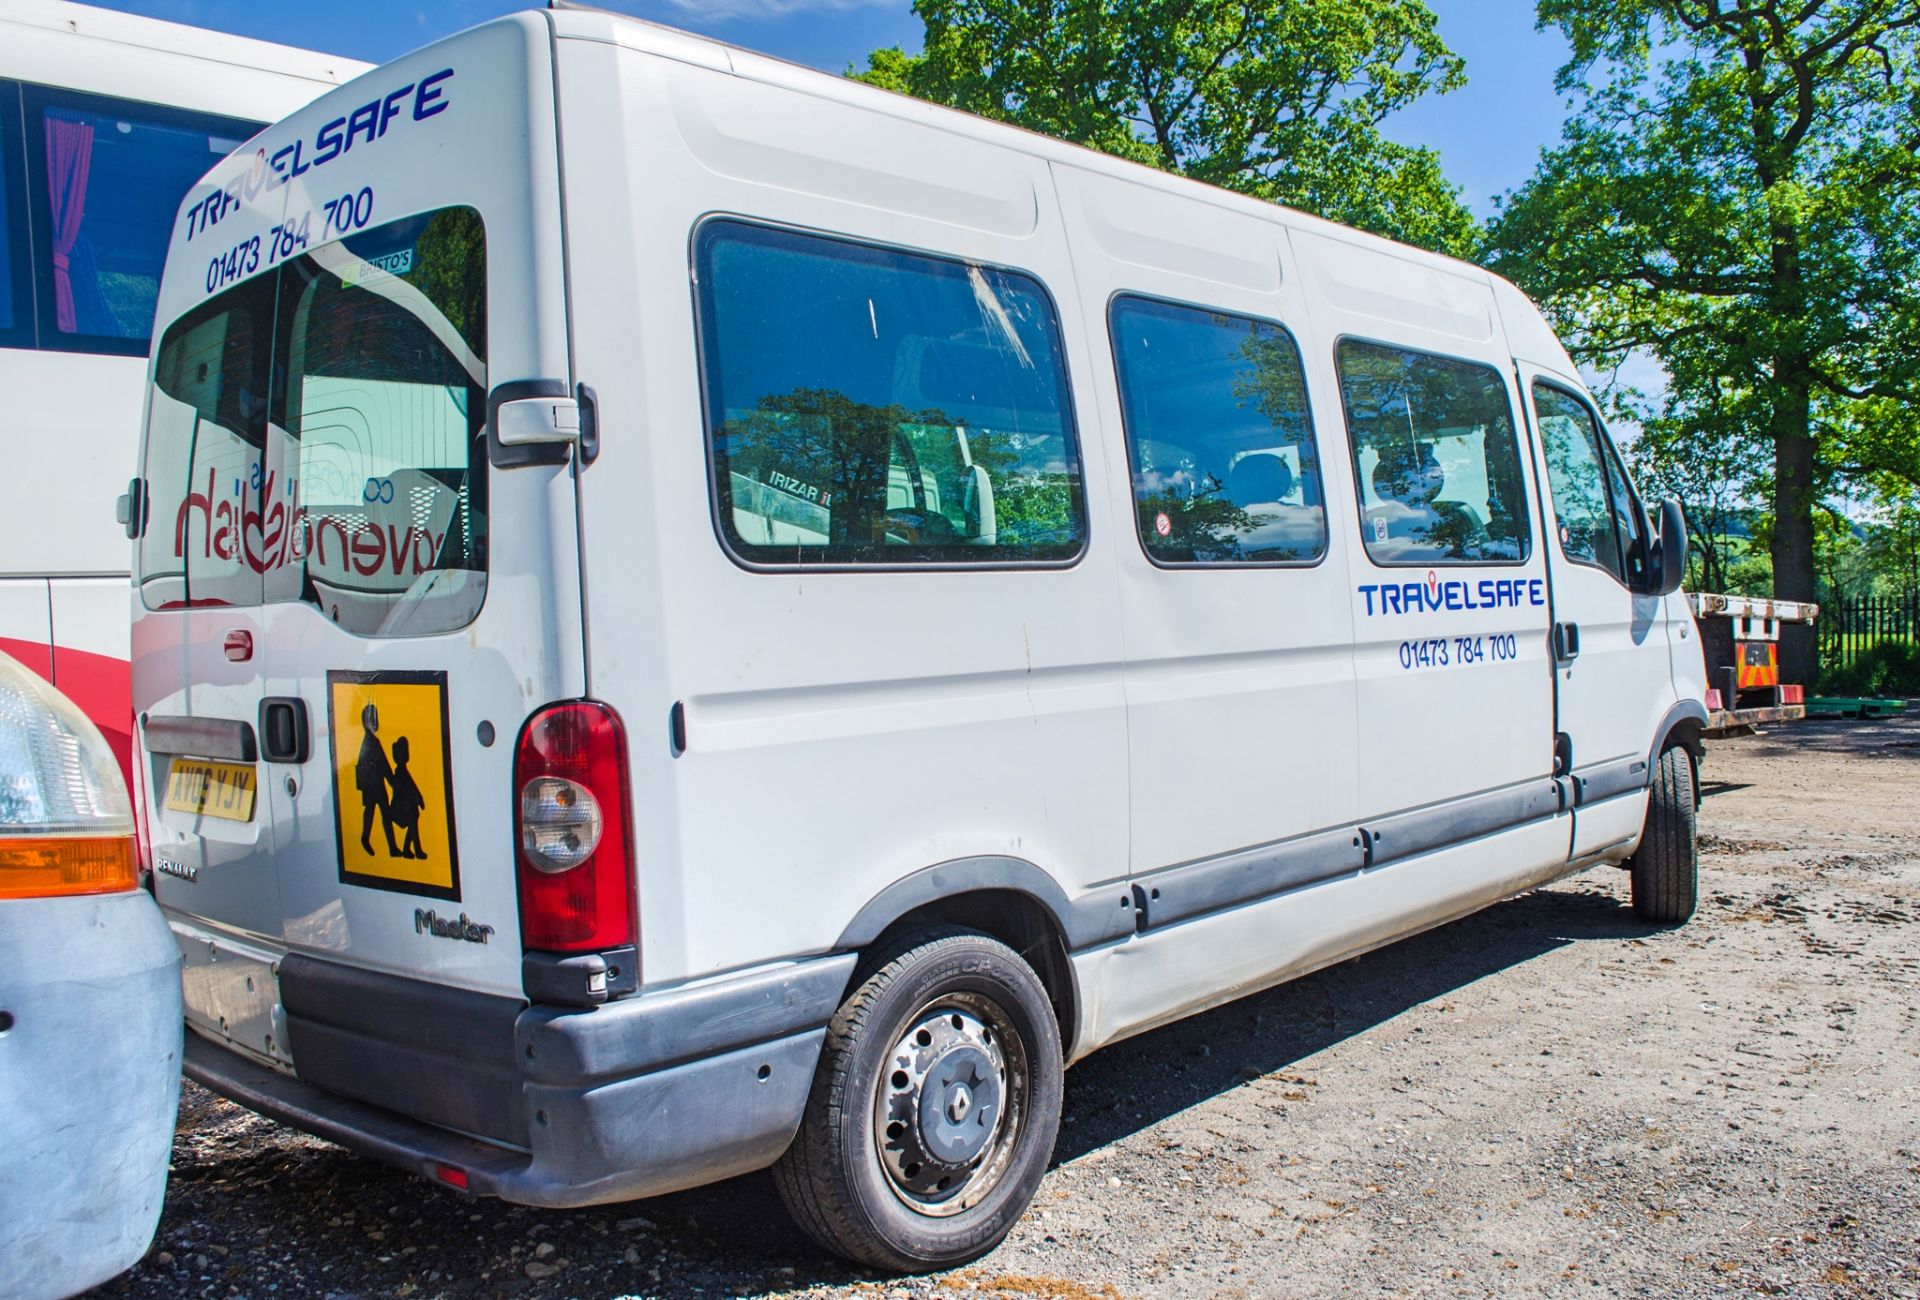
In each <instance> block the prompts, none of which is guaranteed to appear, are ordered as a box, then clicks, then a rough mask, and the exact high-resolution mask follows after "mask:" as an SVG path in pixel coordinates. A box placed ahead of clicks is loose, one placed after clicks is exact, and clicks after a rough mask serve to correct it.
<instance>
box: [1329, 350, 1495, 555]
mask: <svg viewBox="0 0 1920 1300" xmlns="http://www.w3.org/2000/svg"><path fill="white" fill-rule="evenodd" d="M1339 361H1340V394H1341V398H1342V400H1343V401H1344V403H1345V406H1346V414H1347V432H1348V434H1349V436H1350V438H1351V439H1352V444H1353V463H1354V472H1355V475H1356V477H1357V481H1358V485H1359V490H1360V491H1359V495H1360V531H1361V536H1362V539H1363V540H1364V541H1365V543H1366V547H1367V554H1368V555H1369V556H1371V557H1372V559H1373V560H1374V562H1375V563H1377V564H1436V565H1444V564H1487V563H1504V562H1511V561H1516V560H1523V559H1525V558H1526V556H1527V554H1528V551H1529V549H1530V542H1529V530H1528V516H1527V503H1526V496H1525V485H1524V482H1523V480H1522V477H1521V472H1520V449H1519V444H1518V443H1517V441H1516V440H1515V438H1514V430H1513V417H1512V415H1511V413H1510V408H1509V407H1508V404H1507V389H1506V385H1505V384H1504V383H1503V382H1502V381H1501V379H1500V374H1499V372H1498V371H1496V370H1494V369H1493V368H1492V367H1491V366H1483V365H1477V364H1474V363H1472V362H1467V361H1456V360H1453V359H1452V358H1449V357H1437V356H1432V355H1429V354H1427V353H1422V352H1412V351H1408V350H1406V349H1403V348H1392V347H1385V346H1382V345H1380V344H1375V343H1362V342H1359V341H1357V340H1353V339H1348V340H1344V341H1342V342H1341V344H1340V349H1339Z"/></svg>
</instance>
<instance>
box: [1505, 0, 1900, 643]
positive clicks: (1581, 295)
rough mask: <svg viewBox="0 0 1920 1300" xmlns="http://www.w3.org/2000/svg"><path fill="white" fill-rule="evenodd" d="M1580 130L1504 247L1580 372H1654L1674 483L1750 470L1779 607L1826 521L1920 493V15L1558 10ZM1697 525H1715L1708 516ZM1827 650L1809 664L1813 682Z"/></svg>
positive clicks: (1837, 7)
mask: <svg viewBox="0 0 1920 1300" xmlns="http://www.w3.org/2000/svg"><path fill="white" fill-rule="evenodd" d="M1539 15H1540V20H1541V22H1542V24H1543V25H1544V24H1553V25H1556V26H1558V27H1559V28H1560V29H1561V30H1562V31H1564V32H1565V33H1566V35H1567V37H1568V39H1569V40H1570V42H1571V43H1572V47H1573V57H1572V59H1571V60H1570V61H1569V62H1568V63H1567V65H1566V66H1565V67H1564V68H1562V69H1561V71H1560V76H1559V84H1560V86H1561V88H1562V89H1563V90H1565V91H1568V92H1569V93H1571V94H1572V96H1573V97H1574V101H1575V105H1574V112H1573V114H1572V115H1571V117H1570V118H1569V119H1568V121H1567V123H1566V125H1565V127H1564V128H1563V135H1562V139H1561V141H1560V143H1559V144H1558V146H1557V147H1554V148H1552V149H1549V150H1548V151H1546V153H1545V154H1544V156H1543V158H1542V160H1541V163H1540V166H1539V168H1538V170H1537V171H1536V173H1535V174H1534V176H1533V178H1532V179H1531V180H1529V181H1528V183H1527V184H1526V185H1525V186H1524V187H1522V189H1521V190H1520V191H1519V192H1518V193H1516V194H1515V195H1513V196H1512V197H1511V199H1510V201H1509V202H1508V203H1507V204H1506V205H1505V208H1504V211H1502V212H1501V213H1500V215H1499V216H1498V217H1497V218H1496V220H1495V221H1494V222H1493V224H1492V227H1491V229H1490V232H1489V256H1490V259H1491V260H1492V262H1493V263H1494V265H1495V266H1496V267H1497V268H1498V269H1499V270H1501V271H1503V272H1504V273H1506V274H1508V275H1510V276H1511V277H1513V278H1514V279H1516V280H1517V281H1519V282H1520V283H1521V284H1522V285H1523V286H1524V287H1525V288H1527V289H1528V290H1529V291H1530V292H1531V293H1532V294H1533V295H1534V296H1535V297H1536V298H1538V299H1540V300H1542V301H1543V302H1544V303H1545V304H1546V305H1547V307H1548V308H1549V311H1550V313H1551V314H1552V315H1553V316H1554V318H1555V321H1556V324H1557V325H1558V326H1559V328H1560V329H1561V332H1562V337H1564V338H1566V339H1568V340H1569V343H1570V345H1571V347H1572V350H1573V351H1574V353H1575V355H1576V357H1577V358H1578V359H1580V360H1581V361H1583V362H1585V363H1587V364H1589V365H1593V366H1597V367H1599V368H1602V369H1605V368H1607V367H1609V366H1612V365H1617V364H1618V363H1619V361H1620V360H1621V359H1623V358H1624V357H1625V356H1626V355H1627V354H1629V353H1631V352H1634V351H1636V350H1646V351H1648V352H1651V353H1652V354H1653V355H1654V356H1655V357H1656V358H1658V360H1659V361H1660V363H1661V364H1662V365H1663V366H1664V367H1665V369H1666V371H1667V373H1668V375H1669V377H1670V386H1669V388H1668V390H1667V393H1666V395H1665V398H1664V400H1663V402H1662V404H1661V405H1660V406H1659V407H1658V408H1657V409H1654V410H1651V411H1644V410H1643V411H1640V412H1638V414H1641V415H1642V416H1645V417H1650V418H1651V421H1652V424H1651V427H1653V428H1654V429H1655V430H1656V432H1657V433H1658V434H1659V436H1660V437H1661V438H1662V439H1663V441H1664V443H1665V446H1664V447H1663V448H1662V450H1661V454H1662V455H1663V456H1664V457H1665V458H1666V460H1667V462H1668V464H1669V465H1672V464H1676V463H1679V462H1683V461H1685V460H1686V459H1688V457H1689V455H1690V454H1691V453H1690V452H1689V447H1692V448H1697V449H1698V450H1699V456H1698V459H1699V460H1700V461H1702V462H1703V463H1702V464H1700V465H1699V466H1698V468H1700V469H1702V470H1706V469H1708V468H1710V464H1722V467H1723V468H1724V464H1723V462H1724V457H1725V455H1726V453H1727V451H1728V450H1729V449H1730V448H1731V449H1736V450H1739V451H1746V452H1749V453H1750V454H1751V464H1752V466H1753V470H1754V473H1753V474H1752V476H1751V480H1750V483H1749V486H1750V487H1751V488H1753V489H1755V490H1757V491H1758V492H1759V493H1760V494H1761V497H1762V499H1765V500H1767V501H1768V502H1769V504H1770V507H1771V510H1770V516H1771V518H1770V520H1769V522H1770V536H1771V547H1772V556H1773V578H1774V588H1775V594H1777V595H1780V596H1783V597H1789V598H1797V599H1808V598H1812V597H1813V596H1814V595H1815V588H1816V586H1817V578H1818V572H1817V569H1818V566H1817V563H1816V557H1815V547H1816V531H1817V527H1816V519H1817V517H1818V516H1819V514H1820V513H1821V510H1820V506H1821V503H1822V502H1823V501H1830V500H1831V499H1832V498H1833V497H1834V496H1835V494H1836V493H1846V492H1850V491H1853V490H1855V489H1857V488H1859V487H1861V486H1862V485H1864V484H1867V483H1869V482H1872V481H1884V480H1886V479H1889V478H1891V479H1895V480H1899V481H1904V482H1920V201H1917V200H1920V3H1916V2H1915V0H1609V2H1608V3H1597V2H1596V0H1540V3H1539ZM1694 504H1695V507H1696V509H1698V508H1699V506H1700V503H1699V502H1698V501H1696V502H1695V503H1694ZM1811 654H1812V646H1811V643H1810V641H1809V640H1801V641H1800V642H1799V643H1798V644H1790V645H1789V647H1788V657H1789V664H1788V665H1787V667H1788V671H1789V672H1790V673H1795V674H1798V675H1799V676H1798V679H1799V680H1808V679H1809V676H1810V669H1811Z"/></svg>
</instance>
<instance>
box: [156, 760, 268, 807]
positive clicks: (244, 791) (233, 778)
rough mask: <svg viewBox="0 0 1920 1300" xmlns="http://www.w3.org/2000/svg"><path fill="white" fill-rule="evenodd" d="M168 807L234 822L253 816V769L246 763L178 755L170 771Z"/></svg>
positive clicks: (168, 777)
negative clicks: (214, 761) (217, 761)
mask: <svg viewBox="0 0 1920 1300" xmlns="http://www.w3.org/2000/svg"><path fill="white" fill-rule="evenodd" d="M167 807H168V808H169V809H171V810H172V811H174V812H183V813H198V814H200V815H202V816H206V817H219V818H221V819H223V820H225V821H230V822H250V821H252V820H253V769H252V768H251V767H248V766H246V765H245V764H242V763H213V762H209V761H207V760H206V759H202V758H176V759H174V760H173V768H172V770H171V771H170V772H168V774H167Z"/></svg>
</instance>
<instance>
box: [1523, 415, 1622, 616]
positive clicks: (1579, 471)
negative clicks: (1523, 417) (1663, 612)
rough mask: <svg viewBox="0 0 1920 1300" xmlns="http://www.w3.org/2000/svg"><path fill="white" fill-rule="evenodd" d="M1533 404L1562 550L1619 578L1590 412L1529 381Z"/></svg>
mask: <svg viewBox="0 0 1920 1300" xmlns="http://www.w3.org/2000/svg"><path fill="white" fill-rule="evenodd" d="M1533 409H1534V411H1535V412H1536V413H1537V414H1538V415H1539V417H1540V443H1541V446H1542V448H1543V449H1544V450H1545V451H1546V454H1547V486H1548V487H1549V488H1550V489H1551V490H1552V493H1553V513H1554V518H1555V520H1556V523H1555V532H1557V533H1558V534H1559V537H1560V549H1561V550H1562V551H1564V552H1565V553H1566V556H1567V558H1568V559H1570V560H1579V561H1582V562H1583V563H1586V564H1597V565H1599V566H1600V567H1601V568H1603V569H1605V570H1606V571H1607V572H1608V573H1611V574H1612V575H1613V576H1614V577H1616V578H1619V577H1623V575H1624V570H1623V568H1622V566H1621V563H1620V538H1619V534H1618V532H1617V531H1616V529H1615V525H1614V519H1613V506H1612V497H1611V493H1610V492H1609V491H1608V487H1607V471H1606V460H1605V457H1604V456H1603V455H1602V453H1601V450H1600V430H1599V427H1598V426H1597V425H1596V424H1595V422H1594V419H1593V415H1592V413H1591V412H1590V411H1588V410H1587V408H1586V405H1585V404H1584V403H1582V402H1581V401H1580V400H1579V399H1578V398H1576V397H1574V396H1573V394H1571V393H1567V392H1563V391H1562V390H1560V389H1558V388H1549V387H1548V386H1547V385H1545V384H1535V385H1534V386H1533Z"/></svg>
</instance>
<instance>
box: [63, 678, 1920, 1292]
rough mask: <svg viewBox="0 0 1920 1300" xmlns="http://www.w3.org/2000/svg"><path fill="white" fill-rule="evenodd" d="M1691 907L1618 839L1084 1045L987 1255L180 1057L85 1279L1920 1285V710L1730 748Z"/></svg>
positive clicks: (1091, 1287) (219, 1282)
mask: <svg viewBox="0 0 1920 1300" xmlns="http://www.w3.org/2000/svg"><path fill="white" fill-rule="evenodd" d="M1702 775H1703V779H1704V782H1705V794H1706V799H1705V804H1704V807H1703V811H1702V820H1701V826H1702V831H1703V834H1704V836H1705V838H1704V845H1703V849H1704V856H1703V868H1704V872H1705V880H1704V883H1703V887H1702V897H1701V908H1700V912H1699V914H1698V915H1697V916H1696V918H1695V919H1694V921H1693V922H1692V923H1691V924H1690V925H1688V926H1686V927H1685V928H1683V929H1679V930H1673V931H1662V930H1655V929H1651V928H1648V927H1646V926H1642V925H1640V924H1637V923H1636V922H1635V921H1634V920H1633V917H1632V914H1631V913H1630V912H1629V910H1628V909H1627V906H1626V897H1627V881H1626V876H1625V874H1624V873H1622V872H1618V871H1613V870H1610V869H1600V870H1597V871H1593V872H1589V873H1587V874H1585V875H1582V876H1577V877H1575V878H1573V879H1571V880H1568V881H1565V882H1563V883H1561V884H1559V885H1557V886H1555V887H1553V888H1551V889H1546V890H1542V891H1539V892H1537V893H1534V894H1531V895H1528V896H1526V897H1523V898H1519V899H1515V900H1512V901H1510V902H1507V903H1504V904H1502V905H1500V906H1498V907H1495V908H1493V909H1491V910H1489V911H1486V912H1483V913H1481V914H1480V915H1478V916H1475V917H1473V918H1470V919H1468V920H1465V921H1462V922H1459V923H1457V924H1454V925H1451V926H1447V927H1445V928H1443V929H1440V930H1438V931H1435V932H1432V933H1430V934H1427V935H1423V936H1421V937H1418V938H1415V939H1411V940H1408V941H1405V942H1403V943H1400V944H1397V945H1395V946H1393V947H1391V948H1387V949H1384V950H1382V951H1379V952H1376V953H1373V954H1371V955H1369V956H1367V957H1364V958H1361V959H1359V960H1356V961H1352V962H1348V963H1346V964H1345V965H1343V966H1339V967H1337V968H1335V969H1333V970H1329V971H1325V972H1323V973H1321V974H1319V975H1316V976H1313V977H1311V978H1308V979H1304V980H1300V981H1298V982H1296V983H1293V984H1290V985H1286V986H1283V987H1281V988H1278V989H1274V990H1272V991H1270V992H1267V993H1264V994H1261V995H1259V996H1256V997H1251V998H1247V999H1245V1000H1242V1001H1240V1002H1236V1003H1233V1004H1231V1005H1229V1006H1227V1007H1224V1008H1221V1009H1219V1010H1217V1011H1214V1012H1212V1013H1209V1014H1207V1015H1204V1016H1200V1017H1198V1018H1196V1019H1193V1020H1189V1021H1187V1022H1184V1023H1182V1024H1178V1025H1174V1026H1172V1027H1170V1028H1167V1029H1163V1030H1160V1031H1158V1032H1155V1033H1152V1034H1148V1035H1145V1036H1143V1037H1140V1038H1136V1039H1133V1040H1131V1041H1129V1042H1127V1043H1123V1044H1121V1045H1119V1046H1117V1047H1113V1048H1110V1049H1108V1050H1107V1051H1104V1052H1101V1053H1100V1054H1098V1055H1096V1056H1094V1057H1092V1058H1091V1059H1089V1060H1088V1061H1086V1062H1084V1063H1083V1064H1081V1065H1080V1066H1078V1067H1076V1068H1075V1069H1074V1070H1072V1071H1070V1072H1069V1074H1068V1076H1067V1093H1066V1113H1065V1122H1064V1124H1063V1126H1062V1130H1061V1138H1060V1144H1059V1148H1058V1150H1057V1151H1056V1153H1055V1160H1056V1166H1055V1168H1054V1169H1053V1170H1052V1172H1051V1173H1049V1175H1048V1176H1047V1179H1046V1181H1045V1182H1044V1183H1043V1184H1042V1186H1041V1189H1040V1193H1039V1197H1038V1199H1037V1200H1036V1202H1035V1204H1034V1207H1033V1209H1032V1211H1031V1212H1030V1213H1029V1214H1028V1215H1027V1217H1026V1219H1025V1221H1024V1222H1023V1223H1022V1224H1021V1225H1020V1227H1019V1228H1017V1229H1016V1230H1015V1232H1014V1234H1013V1236H1012V1237H1011V1238H1009V1240H1008V1241H1007V1243H1006V1244H1005V1245H1004V1246H1003V1247H1001V1249H1000V1250H998V1251H997V1252H995V1253H994V1254H993V1255H991V1256H989V1257H988V1258H987V1259H985V1260H983V1261H981V1262H980V1263H979V1264H977V1265H975V1266H974V1267H972V1268H970V1269H967V1270H964V1271H962V1272H960V1273H957V1274H951V1275H947V1276H944V1277H935V1278H927V1279H910V1280H904V1281H900V1280H891V1279H871V1278H864V1277H862V1276H860V1275H858V1274H855V1273H853V1272H851V1271H849V1270H848V1269H846V1268H844V1267H842V1266H841V1265H840V1264H838V1263H837V1262H835V1261H834V1260H832V1259H830V1258H827V1257H825V1256H823V1255H821V1254H820V1253H819V1252H818V1251H816V1250H815V1249H813V1248H812V1247H811V1246H810V1245H809V1244H808V1243H807V1242H806V1240H805V1239H804V1238H802V1237H801V1235H800V1234H799V1232H798V1230H796V1229H795V1228H793V1227H791V1226H790V1225H789V1223H788V1222H787V1220H786V1218H785V1215H784V1213H783V1211H782V1210H781V1208H780V1204H779V1201H778V1198H777V1197H776V1196H775V1194H774V1191H773V1186H772V1182H771V1180H770V1179H769V1178H768V1177H767V1176H765V1175H756V1176H754V1177H749V1178H745V1179H740V1180H737V1181H735V1182H732V1183H728V1184H725V1185H722V1186H719V1187H714V1188H709V1189H706V1190H703V1191H699V1192H694V1193H687V1194H683V1195H678V1196H672V1197H667V1198H664V1199H660V1200H655V1201H647V1202H636V1203H633V1204H629V1205H621V1206H612V1207H607V1208H603V1209H599V1210H583V1211H572V1212H543V1211H535V1210H525V1209H520V1208H517V1207H512V1206H505V1205H501V1204H499V1203H497V1202H491V1201H481V1202H475V1201H470V1200H467V1199H464V1198H462V1197H460V1196H458V1195H456V1194H454V1193H452V1192H449V1191H445V1190H443V1189H441V1188H439V1187H437V1186H435V1185H433V1184H430V1183H427V1182H424V1181H422V1180H419V1179H416V1178H412V1177H409V1176H406V1175H403V1174H400V1173H396V1172H393V1171H391V1170H388V1169H386V1168H384V1167H382V1166H379V1165H375V1164H372V1163H369V1162H367V1161H364V1160H360V1159H358V1158H356V1157H354V1156H351V1155H349V1154H347V1153H346V1152H344V1151H341V1150H339V1149H337V1148H334V1147H331V1146H328V1145H327V1144H325V1143H322V1142H318V1141H315V1140H312V1139H309V1138H305V1137H302V1136H300V1135H298V1134H296V1133H293V1132H291V1131H289V1130H287V1129H283V1128H280V1127H279V1126H277V1125H274V1124H271V1123H269V1122H267V1121H265V1120H262V1119H258V1118H255V1117H253V1116H252V1115H250V1114H249V1113H247V1112H245V1111H242V1110H239V1109H237V1108H235V1107H233V1106H230V1105H228V1104H226V1103H225V1102H222V1101H220V1100H218V1099H216V1098H214V1097H212V1096H211V1095H210V1094H208V1093H205V1092H203V1091H201V1090H199V1089H198V1088H195V1087H193V1086H191V1085H189V1086H188V1087H187V1088H186V1090H185V1094H184V1098H183V1103H182V1109H181V1114H180V1131H179V1136H178V1138H177V1140H176V1142H175V1146H174V1162H173V1175H172V1182H171V1185H170V1187H169V1191H168V1197H167V1205H166V1213H165V1216H164V1218H163V1219H162V1221H161V1224H160V1232H159V1236H158V1238H157V1240H156V1242H155V1244H154V1247H153V1250H152V1252H150V1254H149V1255H148V1257H147V1259H146V1260H145V1261H144V1262H143V1263H142V1264H140V1265H139V1266H138V1267H137V1268H135V1269H134V1270H133V1271H132V1272H131V1273H128V1274H127V1275H126V1276H124V1277H122V1278H120V1279H118V1280H117V1281H115V1282H113V1283H110V1284H109V1285H107V1286H106V1287H103V1288H101V1290H100V1291H99V1292H98V1293H97V1294H99V1295H103V1296H118V1295H135V1296H180V1295H208V1296H224V1295H230V1294H241V1295H248V1296H267V1295H276V1294H277V1295H290V1296H322V1295H332V1296H338V1297H342V1298H344V1297H358V1296H369V1297H370V1296H421V1297H427V1296H442V1295H445V1296H493V1295H501V1296H515V1297H518V1296H585V1297H610V1296H621V1295H632V1294H638V1295H704V1296H739V1295H759V1294H773V1295H789V1294H798V1295H805V1296H827V1295H847V1296H851V1295H876V1294H877V1295H887V1296H914V1297H920V1296H938V1297H949V1296H960V1295H968V1294H971V1295H988V1296H993V1295H1004V1296H1019V1297H1059V1298H1061V1300H1081V1298H1084V1297H1095V1296H1100V1297H1105V1296H1193V1295H1210V1296H1211V1295H1217V1296H1287V1297H1292V1296H1336V1295H1352V1294H1368V1295H1472V1296H1480V1295H1499V1296H1576V1295H1579V1296H1587V1295H1649V1296H1673V1295H1682V1296H1692V1295H1701V1296H1707V1295H1749V1294H1755V1293H1758V1294H1769V1295H1790V1296H1823V1295H1835V1296H1849V1297H1851V1296H1904V1297H1911V1296H1920V1008H1917V1006H1916V1004H1920V716H1909V717H1907V718H1904V719H1901V720H1897V721H1892V722H1876V723H1865V724H1851V723H1808V724H1803V725H1800V726H1797V727H1789V728H1782V729H1779V730H1778V731H1775V732H1773V733H1772V734H1770V735H1767V736H1761V737H1749V738H1745V739H1740V740H1732V741H1723V742H1717V743H1714V744H1713V745H1712V747H1711V750H1710V752H1709V754H1708V758H1707V763H1706V766H1705V769H1704V771H1703V774H1702Z"/></svg>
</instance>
